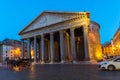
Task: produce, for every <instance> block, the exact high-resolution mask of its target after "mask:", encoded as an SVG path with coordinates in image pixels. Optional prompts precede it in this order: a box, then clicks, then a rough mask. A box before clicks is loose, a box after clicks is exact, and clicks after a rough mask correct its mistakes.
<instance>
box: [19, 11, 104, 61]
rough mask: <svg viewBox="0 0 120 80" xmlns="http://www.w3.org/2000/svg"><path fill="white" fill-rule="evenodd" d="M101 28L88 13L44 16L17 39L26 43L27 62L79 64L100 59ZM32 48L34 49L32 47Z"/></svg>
mask: <svg viewBox="0 0 120 80" xmlns="http://www.w3.org/2000/svg"><path fill="white" fill-rule="evenodd" d="M99 30H100V25H99V24H98V23H96V22H94V21H91V20H90V13H89V12H43V13H41V14H40V15H39V16H38V17H37V18H36V19H35V20H33V21H32V22H31V23H30V24H28V25H27V26H26V27H25V28H23V29H22V30H21V31H20V33H19V35H20V36H21V40H22V46H23V47H22V57H23V58H24V57H25V56H24V55H25V53H24V49H25V48H24V46H25V45H24V42H26V43H27V53H28V58H29V59H31V58H34V61H35V62H39V61H40V62H41V63H54V62H61V63H64V62H79V61H90V60H98V59H101V58H102V50H101V45H100V33H99ZM31 46H33V47H31Z"/></svg>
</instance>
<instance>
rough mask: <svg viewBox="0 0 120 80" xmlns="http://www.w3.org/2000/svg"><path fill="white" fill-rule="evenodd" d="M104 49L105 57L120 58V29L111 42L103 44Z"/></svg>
mask: <svg viewBox="0 0 120 80" xmlns="http://www.w3.org/2000/svg"><path fill="white" fill-rule="evenodd" d="M102 49H103V55H104V56H105V57H109V56H120V27H119V28H118V29H117V31H116V33H115V34H114V36H113V38H112V39H111V41H110V42H107V43H105V44H103V46H102Z"/></svg>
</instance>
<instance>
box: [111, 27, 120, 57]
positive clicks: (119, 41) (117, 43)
mask: <svg viewBox="0 0 120 80" xmlns="http://www.w3.org/2000/svg"><path fill="white" fill-rule="evenodd" d="M112 50H113V54H114V55H120V27H119V28H118V30H117V32H116V33H115V35H114V37H113V40H112Z"/></svg>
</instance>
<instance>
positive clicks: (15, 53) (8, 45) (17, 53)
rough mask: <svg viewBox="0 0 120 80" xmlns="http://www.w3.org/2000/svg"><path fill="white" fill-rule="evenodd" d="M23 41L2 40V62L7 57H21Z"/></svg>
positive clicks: (0, 48) (0, 46) (0, 43)
mask: <svg viewBox="0 0 120 80" xmlns="http://www.w3.org/2000/svg"><path fill="white" fill-rule="evenodd" d="M21 47H22V46H21V41H18V40H13V39H5V40H3V41H1V42H0V54H1V62H2V61H5V60H6V58H9V59H14V58H20V57H21Z"/></svg>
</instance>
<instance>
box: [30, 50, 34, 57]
mask: <svg viewBox="0 0 120 80" xmlns="http://www.w3.org/2000/svg"><path fill="white" fill-rule="evenodd" d="M30 54H31V57H32V58H34V50H31V52H30Z"/></svg>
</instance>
